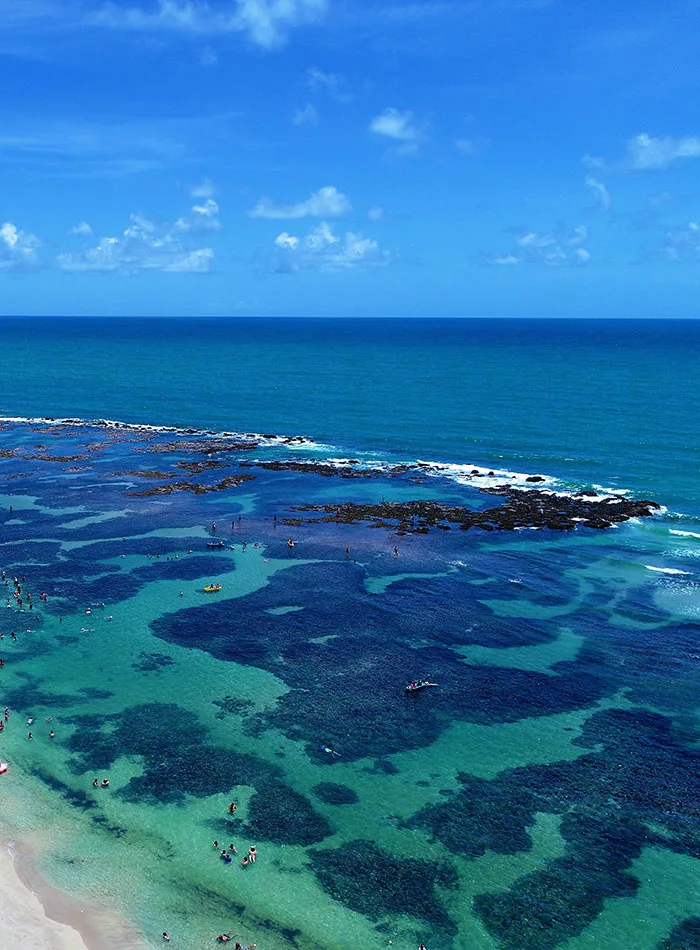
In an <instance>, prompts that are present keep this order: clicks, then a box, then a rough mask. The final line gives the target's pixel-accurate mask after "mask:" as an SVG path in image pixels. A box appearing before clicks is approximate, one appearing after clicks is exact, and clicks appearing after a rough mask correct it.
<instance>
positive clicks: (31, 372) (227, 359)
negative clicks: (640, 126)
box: [0, 318, 700, 513]
mask: <svg viewBox="0 0 700 950" xmlns="http://www.w3.org/2000/svg"><path fill="white" fill-rule="evenodd" d="M0 345H1V346H2V352H3V353H4V356H5V358H4V360H3V365H2V368H1V369H0V380H1V382H2V388H1V395H0V413H2V414H4V415H25V416H46V415H48V416H54V417H60V416H73V417H75V416H78V417H83V418H88V419H94V418H102V417H105V418H110V419H120V420H124V421H129V422H136V423H150V424H154V425H184V426H196V427H203V428H211V429H231V430H236V431H253V432H270V433H281V434H285V435H299V434H301V435H305V436H308V437H309V438H311V439H313V440H315V441H317V442H321V443H324V444H328V445H331V446H335V447H336V448H337V449H338V451H339V452H345V453H347V452H350V453H352V452H354V453H357V452H361V451H364V452H368V453H372V454H376V455H378V456H379V457H388V458H399V459H406V458H408V459H414V458H427V459H429V460H433V459H434V460H439V461H443V462H457V463H468V464H471V463H474V464H480V465H486V466H499V467H502V468H512V469H515V470H517V471H524V470H537V471H539V470H542V471H544V472H545V473H546V474H552V475H555V476H559V477H563V478H566V479H570V480H572V481H575V482H579V483H590V482H597V483H600V484H603V485H605V486H615V487H629V488H632V489H634V490H635V492H642V493H645V492H646V493H652V494H654V495H655V496H656V495H658V494H659V493H660V492H661V491H663V494H664V497H665V502H664V503H665V504H667V505H669V506H671V507H674V508H675V507H681V508H683V510H688V509H689V508H690V509H691V510H692V511H693V512H694V513H699V512H700V508H699V507H698V506H699V504H700V498H699V497H698V492H697V489H696V484H697V474H698V470H699V468H700V446H699V445H698V440H697V439H696V437H695V433H696V431H697V425H698V419H700V388H699V387H698V380H699V379H700V322H697V321H677V320H643V321H637V320H624V321H608V320H494V319H488V320H445V319H439V320H437V319H436V320H380V319H378V320H318V319H309V320H300V319H289V320H286V319H269V320H264V319H250V318H242V319H230V320H227V319H203V318H202V319H179V320H152V319H149V320H145V319H144V320H139V319H124V320H118V319H106V320H87V319H74V320H69V319H65V318H61V319H44V320H38V319H31V320H30V319H7V318H6V319H3V320H1V321H0Z"/></svg>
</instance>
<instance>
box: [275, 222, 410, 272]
mask: <svg viewBox="0 0 700 950" xmlns="http://www.w3.org/2000/svg"><path fill="white" fill-rule="evenodd" d="M391 260H392V255H391V254H389V252H387V251H383V250H382V249H381V248H380V247H379V244H378V243H377V242H376V241H374V240H372V239H371V238H363V237H362V235H361V234H354V233H353V232H352V231H347V232H346V233H345V235H344V236H342V237H338V236H336V235H335V234H334V233H333V231H332V229H331V227H330V225H329V224H328V223H327V222H325V221H322V222H321V223H320V224H319V225H318V227H316V228H314V229H313V230H312V231H311V232H310V233H309V234H308V235H307V236H306V237H303V238H300V237H295V236H294V235H291V234H288V233H287V232H286V231H283V232H282V234H279V235H278V236H277V238H276V239H275V264H274V269H275V271H276V272H277V273H295V272H300V271H331V272H332V271H349V270H365V269H367V268H370V267H378V266H383V265H386V264H388V263H389V262H390V261H391Z"/></svg>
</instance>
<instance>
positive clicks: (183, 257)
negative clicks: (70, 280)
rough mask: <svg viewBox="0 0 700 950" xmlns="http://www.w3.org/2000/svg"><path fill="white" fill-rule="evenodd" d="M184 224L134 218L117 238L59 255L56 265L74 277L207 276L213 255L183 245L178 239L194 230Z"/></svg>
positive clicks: (209, 250) (134, 215) (204, 249)
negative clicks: (159, 274)
mask: <svg viewBox="0 0 700 950" xmlns="http://www.w3.org/2000/svg"><path fill="white" fill-rule="evenodd" d="M217 210H218V209H217ZM185 220H186V219H184V218H180V219H179V220H178V221H177V222H175V224H174V225H169V224H159V223H158V222H155V221H153V220H152V219H150V218H148V217H147V216H146V215H144V214H132V215H131V217H130V218H129V224H128V227H127V228H126V229H125V230H124V232H123V233H122V234H120V235H119V236H118V237H104V238H102V239H101V240H100V241H99V242H98V243H97V244H96V245H95V246H94V247H90V248H85V249H83V250H81V251H78V252H75V253H64V254H59V255H58V256H57V257H56V265H57V266H58V267H59V268H60V269H61V270H64V271H69V272H73V273H81V272H82V273H101V274H121V275H135V274H139V273H153V272H161V273H169V274H175V273H180V274H205V273H207V272H208V271H209V270H211V266H212V263H213V261H214V251H213V250H212V249H211V248H209V247H197V248H192V247H187V246H186V245H184V244H183V242H182V240H181V237H180V236H179V235H180V234H182V233H183V232H186V231H188V230H191V228H189V227H181V226H180V223H181V222H183V221H185Z"/></svg>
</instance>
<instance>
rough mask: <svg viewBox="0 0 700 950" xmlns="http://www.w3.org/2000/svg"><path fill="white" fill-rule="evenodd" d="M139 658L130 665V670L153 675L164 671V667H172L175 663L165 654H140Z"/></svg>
mask: <svg viewBox="0 0 700 950" xmlns="http://www.w3.org/2000/svg"><path fill="white" fill-rule="evenodd" d="M139 656H140V659H139V660H137V661H136V663H132V664H131V668H132V670H136V671H137V672H138V673H155V672H156V671H157V670H162V669H165V667H166V666H172V665H173V663H174V662H175V661H174V660H173V658H172V657H171V656H168V655H167V654H166V653H140V654H139Z"/></svg>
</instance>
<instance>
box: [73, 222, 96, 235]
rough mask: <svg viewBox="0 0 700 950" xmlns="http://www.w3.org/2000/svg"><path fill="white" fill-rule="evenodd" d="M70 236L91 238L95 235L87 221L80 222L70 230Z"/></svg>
mask: <svg viewBox="0 0 700 950" xmlns="http://www.w3.org/2000/svg"><path fill="white" fill-rule="evenodd" d="M68 234H69V235H75V236H77V237H90V236H91V235H92V234H93V230H92V228H91V227H90V225H89V224H88V223H87V221H80V222H78V224H74V225H73V227H72V228H70V229H69V231H68Z"/></svg>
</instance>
